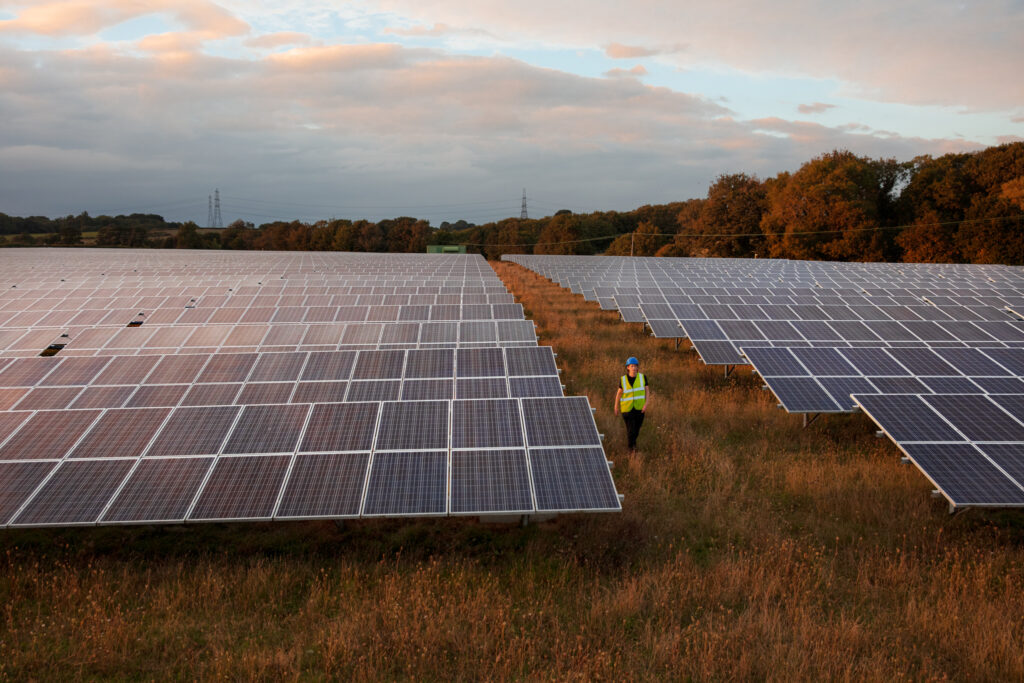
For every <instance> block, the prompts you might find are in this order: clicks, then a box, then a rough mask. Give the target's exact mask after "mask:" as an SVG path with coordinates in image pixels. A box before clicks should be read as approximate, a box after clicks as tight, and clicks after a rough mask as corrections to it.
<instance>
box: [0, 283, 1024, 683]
mask: <svg viewBox="0 0 1024 683" xmlns="http://www.w3.org/2000/svg"><path fill="white" fill-rule="evenodd" d="M495 265H496V269H497V270H498V272H499V274H501V275H502V277H503V278H504V279H505V280H506V282H507V283H509V284H510V285H512V288H513V289H514V290H515V291H516V292H517V293H518V294H519V295H520V296H521V297H522V301H523V303H524V305H525V306H526V308H527V311H528V314H529V315H530V316H531V317H533V319H534V320H536V321H537V322H538V324H539V326H540V329H541V337H542V343H545V344H551V345H553V346H554V347H555V349H556V351H557V352H558V354H559V356H558V360H559V365H560V367H562V368H563V369H564V373H563V377H564V379H565V381H566V382H567V384H568V388H569V391H570V393H578V394H579V393H582V394H586V395H588V396H589V397H590V400H591V402H592V404H593V405H594V406H596V407H597V408H598V412H597V420H598V426H599V427H600V428H601V431H603V432H605V433H606V434H607V435H608V440H607V441H606V446H607V451H608V454H609V457H610V458H611V459H612V460H614V461H616V467H615V470H614V472H615V477H616V482H617V485H618V486H619V490H620V491H621V492H622V493H624V494H625V496H626V499H625V507H624V511H623V512H622V514H618V515H603V516H581V517H574V518H561V519H558V520H556V521H554V522H549V523H543V524H535V525H532V526H529V527H527V528H525V529H521V528H518V527H509V526H493V525H480V524H477V523H475V522H461V521H457V520H439V521H430V522H413V523H403V522H395V521H390V522H374V523H369V522H359V523H353V524H349V525H347V526H346V527H344V528H343V529H338V528H337V527H335V526H334V525H333V524H327V523H324V524H320V523H303V524H266V525H209V526H197V527H189V528H135V529H117V528H99V529H87V530H55V531H31V532H30V531H7V532H3V533H2V535H0V544H2V545H0V549H2V550H3V551H4V554H3V556H2V557H0V572H2V578H0V598H2V601H3V617H2V618H3V633H2V636H0V678H4V677H6V678H12V679H25V678H55V677H62V678H125V677H129V678H140V679H155V678H165V677H177V678H192V677H203V678H231V679H240V678H245V679H250V678H255V679H280V678H285V679H293V678H353V677H358V678H360V679H366V678H416V679H430V680H440V679H443V680H452V679H454V680H467V679H473V680H476V679H481V678H488V679H494V678H500V679H508V678H530V679H567V678H569V679H573V678H575V679H591V678H602V679H654V678H659V679H660V678H666V677H671V678H692V679H726V678H758V679H773V680H787V679H793V678H801V679H809V678H813V679H819V678H835V679H858V680H861V679H868V680H892V679H942V678H954V679H975V680H993V679H1002V680H1007V679H1016V680H1019V679H1021V678H1024V649H1022V647H1021V643H1022V636H1024V633H1022V631H1024V627H1022V624H1024V590H1022V589H1024V585H1022V584H1024V574H1022V572H1021V560H1022V559H1024V553H1022V540H1024V533H1022V527H1021V524H1020V517H1019V516H1018V515H1016V514H1010V513H988V514H981V513H968V514H967V515H964V516H960V517H956V518H950V517H949V516H948V515H947V514H946V510H945V507H944V505H942V504H941V503H940V502H939V501H936V500H933V499H932V498H930V497H929V495H928V491H929V486H928V483H927V481H926V480H925V479H924V477H923V476H921V475H920V474H919V473H918V472H917V471H916V470H915V469H913V468H912V467H907V466H903V465H901V464H899V458H898V455H897V451H896V449H895V448H894V447H893V446H892V445H891V444H889V443H888V442H887V441H883V440H879V439H876V438H874V436H873V431H874V430H873V428H872V426H871V425H870V423H869V422H868V421H867V420H866V418H863V417H859V416H848V417H833V418H826V419H823V420H819V421H818V422H816V423H814V424H813V425H811V426H810V427H809V428H807V429H803V428H801V426H800V420H799V418H797V417H794V416H789V415H786V414H785V413H783V412H781V411H779V410H777V409H776V408H775V407H774V403H773V401H772V400H771V398H770V395H768V394H766V393H764V392H762V391H761V390H760V388H759V383H758V382H757V381H755V380H754V379H753V378H752V377H750V375H749V373H746V372H743V371H741V372H740V373H739V374H738V375H735V376H733V377H731V378H729V379H727V380H725V379H723V378H722V376H721V373H720V371H714V370H711V369H708V368H705V367H704V366H703V365H701V364H700V363H699V361H698V360H696V358H695V357H694V356H693V354H689V353H686V352H684V351H676V350H674V348H673V346H672V344H671V343H669V342H665V341H658V340H655V339H653V338H651V337H647V336H644V335H643V334H641V333H640V332H639V329H638V327H639V326H628V325H625V324H622V323H619V322H617V320H616V316H615V315H614V314H612V313H608V312H601V311H600V310H598V308H597V306H596V305H594V304H585V303H584V302H583V301H582V300H581V299H580V298H579V297H574V296H572V295H571V294H569V293H568V292H565V291H563V290H560V289H558V287H557V286H555V285H552V284H551V283H548V282H547V281H545V280H542V279H541V278H538V277H536V276H534V275H532V274H528V273H527V272H526V271H524V270H522V269H520V268H518V267H517V266H513V265H510V264H495ZM632 354H635V355H637V356H639V357H640V359H641V361H642V363H643V368H644V371H645V372H646V373H648V374H649V376H650V377H651V379H652V381H653V382H654V391H655V392H656V393H655V402H654V404H653V407H652V412H651V414H650V416H649V418H648V422H647V424H646V425H645V426H644V431H643V432H642V434H641V437H640V452H639V453H638V454H637V455H634V456H629V455H627V454H626V453H625V452H624V446H625V437H624V429H623V427H622V425H621V423H620V420H618V419H616V418H615V417H614V416H613V415H612V410H611V408H612V404H611V402H612V398H613V397H614V390H615V382H616V379H617V377H618V375H619V374H620V366H621V363H622V361H623V359H625V358H626V357H627V356H628V355H632Z"/></svg>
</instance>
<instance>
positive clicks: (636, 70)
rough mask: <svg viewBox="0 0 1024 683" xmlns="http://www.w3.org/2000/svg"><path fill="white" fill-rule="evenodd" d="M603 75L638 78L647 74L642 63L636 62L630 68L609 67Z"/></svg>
mask: <svg viewBox="0 0 1024 683" xmlns="http://www.w3.org/2000/svg"><path fill="white" fill-rule="evenodd" d="M604 75H605V76H607V77H608V78H639V77H641V76H646V75H647V69H645V68H644V65H643V64H637V65H636V66H634V67H633V68H632V69H609V70H608V71H605V72H604Z"/></svg>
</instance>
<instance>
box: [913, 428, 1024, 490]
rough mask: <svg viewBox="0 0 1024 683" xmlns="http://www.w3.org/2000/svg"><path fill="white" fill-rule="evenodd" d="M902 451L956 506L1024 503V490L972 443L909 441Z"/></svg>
mask: <svg viewBox="0 0 1024 683" xmlns="http://www.w3.org/2000/svg"><path fill="white" fill-rule="evenodd" d="M903 450H904V451H905V452H906V453H907V455H908V456H909V457H910V458H911V460H913V461H914V464H916V465H917V466H918V467H919V468H921V470H922V471H924V472H925V473H926V474H927V475H928V478H929V479H931V480H932V482H933V483H934V484H935V485H936V486H937V487H939V489H940V490H941V491H942V492H943V493H944V494H945V495H946V496H947V497H948V498H949V500H950V502H951V503H953V504H954V505H961V506H991V505H997V506H1019V505H1024V489H1021V487H1020V486H1019V485H1018V484H1017V483H1016V482H1015V481H1013V480H1011V479H1010V478H1008V477H1007V476H1006V475H1005V474H1004V473H1003V472H1002V471H1000V470H999V469H998V468H997V467H996V466H995V465H993V464H992V462H991V461H990V460H989V459H988V458H986V457H985V456H984V454H983V453H981V452H979V451H978V450H977V449H975V448H974V446H972V445H970V444H966V443H944V444H908V445H905V446H903Z"/></svg>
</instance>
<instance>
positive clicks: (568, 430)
mask: <svg viewBox="0 0 1024 683" xmlns="http://www.w3.org/2000/svg"><path fill="white" fill-rule="evenodd" d="M521 403H522V410H523V422H524V424H525V425H526V435H527V440H528V444H529V446H531V447H543V446H588V445H594V446H600V444H601V439H600V437H599V435H598V433H597V425H596V424H595V423H594V416H593V413H592V412H591V410H590V403H589V402H588V401H587V399H586V397H583V396H568V397H565V398H524V399H521Z"/></svg>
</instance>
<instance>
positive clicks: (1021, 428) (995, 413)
mask: <svg viewBox="0 0 1024 683" xmlns="http://www.w3.org/2000/svg"><path fill="white" fill-rule="evenodd" d="M922 398H923V399H924V401H925V402H927V403H928V404H929V405H931V407H932V408H934V409H935V410H936V411H937V412H938V413H939V414H940V415H942V416H943V417H945V418H946V419H947V420H948V421H949V422H950V423H951V424H952V425H953V426H954V427H956V428H957V429H958V430H959V431H960V432H961V433H962V434H963V435H964V436H966V437H967V440H969V441H1024V425H1022V424H1021V423H1019V422H1017V421H1016V420H1014V419H1013V418H1012V417H1010V416H1009V415H1007V414H1006V413H1005V412H1004V411H1002V410H1000V408H999V407H998V406H997V405H996V404H994V403H993V402H992V401H990V400H989V399H988V398H986V397H985V396H924V397H922Z"/></svg>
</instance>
